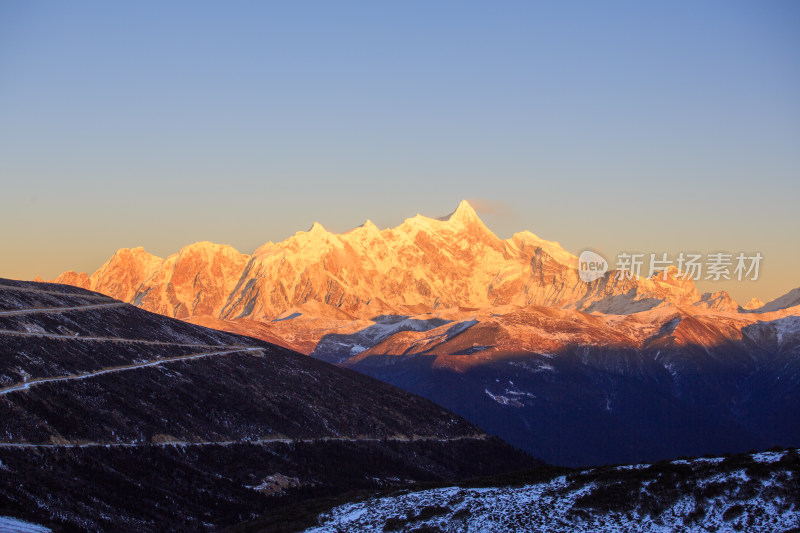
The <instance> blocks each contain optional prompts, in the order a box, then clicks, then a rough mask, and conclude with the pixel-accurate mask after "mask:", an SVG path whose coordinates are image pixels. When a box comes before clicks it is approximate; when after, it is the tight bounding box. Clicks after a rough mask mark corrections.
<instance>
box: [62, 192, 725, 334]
mask: <svg viewBox="0 0 800 533" xmlns="http://www.w3.org/2000/svg"><path fill="white" fill-rule="evenodd" d="M54 281H56V282H58V283H66V284H71V285H76V286H80V287H83V288H87V289H91V290H96V291H98V292H102V293H103V294H108V295H109V296H112V297H114V298H117V299H120V300H122V301H126V302H130V303H133V304H134V305H137V306H139V307H142V308H144V309H147V310H149V311H153V312H156V313H160V314H163V315H166V316H170V317H175V318H183V319H187V318H191V317H213V318H215V319H221V320H237V319H251V320H257V321H271V320H274V319H276V318H280V317H283V316H288V315H300V314H310V315H313V316H323V317H327V318H338V319H352V318H360V319H368V318H371V317H374V316H377V315H381V314H419V313H424V312H431V311H433V310H438V309H446V308H453V307H468V308H475V307H478V308H485V307H490V306H499V305H517V306H528V305H542V306H552V307H562V308H570V309H579V310H584V311H588V312H592V311H600V312H604V313H630V312H635V311H641V310H646V309H651V308H653V307H657V306H661V305H696V306H699V307H705V308H714V309H719V310H731V311H735V310H736V309H737V308H738V305H737V304H736V303H735V302H733V300H731V299H730V297H728V296H727V294H725V293H723V292H720V293H714V294H713V295H711V294H706V295H699V294H698V293H697V291H696V289H695V287H694V284H693V283H692V282H691V280H683V279H680V278H679V277H677V276H676V272H675V271H671V272H670V273H669V276H668V278H667V279H662V278H661V277H660V276H654V277H653V278H651V279H644V278H634V279H627V278H625V277H624V276H621V275H619V273H618V272H611V273H608V274H607V275H606V276H604V277H602V278H600V279H598V280H596V281H594V282H592V283H585V282H583V281H581V280H580V278H579V276H578V271H577V258H576V257H575V256H573V255H571V254H570V253H568V252H567V251H565V250H564V249H563V248H562V247H561V246H560V245H559V244H558V243H557V242H552V241H546V240H544V239H541V238H539V237H537V236H536V235H534V234H533V233H531V232H528V231H523V232H520V233H516V234H514V235H513V237H511V238H510V239H506V240H502V239H499V238H498V237H497V236H496V235H494V233H492V232H491V231H490V230H489V229H488V228H487V227H486V226H485V225H484V223H483V222H482V221H481V220H480V218H478V216H477V214H476V213H475V211H474V210H473V209H472V207H471V206H470V205H469V204H468V203H467V202H466V201H464V202H461V204H459V206H458V208H457V209H456V210H455V211H454V212H453V213H452V214H451V215H450V216H449V217H445V218H444V219H441V220H440V219H433V218H428V217H424V216H422V215H417V216H415V217H413V218H409V219H407V220H406V221H405V222H403V223H402V224H400V225H399V226H397V227H395V228H389V229H385V230H379V229H378V228H377V227H376V226H375V225H374V224H373V223H372V222H370V221H367V222H366V223H365V224H363V225H362V226H360V227H358V228H355V229H353V230H351V231H349V232H347V233H344V234H333V233H330V232H328V231H327V230H325V229H324V228H323V227H322V226H321V225H320V224H318V223H315V224H314V225H313V226H312V227H311V228H310V229H309V230H308V231H305V232H298V233H296V234H295V235H294V236H292V237H290V238H288V239H286V240H285V241H282V242H280V243H272V242H268V243H266V244H264V245H263V246H261V247H259V248H258V249H257V250H255V252H254V253H253V254H252V255H247V254H242V253H240V252H238V251H237V250H235V249H233V248H232V247H230V246H224V245H218V244H212V243H208V242H202V243H195V244H192V245H190V246H187V247H185V248H183V249H182V250H180V251H179V252H178V253H176V254H173V255H171V256H169V257H167V258H166V259H161V258H158V257H155V256H153V255H151V254H149V253H147V252H146V251H145V250H143V249H142V248H135V249H121V250H119V251H118V252H117V253H115V254H114V256H113V257H112V258H110V259H109V261H107V262H106V263H105V264H104V265H103V266H101V267H100V268H99V269H98V270H97V271H96V272H95V273H93V274H92V275H91V276H89V275H87V274H85V273H76V272H72V271H70V272H66V273H64V274H62V275H61V276H59V277H58V278H56V280H54Z"/></svg>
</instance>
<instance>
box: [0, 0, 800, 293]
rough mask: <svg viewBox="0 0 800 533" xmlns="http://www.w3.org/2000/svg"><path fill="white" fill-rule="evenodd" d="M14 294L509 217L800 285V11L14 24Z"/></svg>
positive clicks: (311, 6) (238, 16) (665, 7)
mask: <svg viewBox="0 0 800 533" xmlns="http://www.w3.org/2000/svg"><path fill="white" fill-rule="evenodd" d="M0 185H1V186H2V187H1V188H0V228H1V229H0V232H2V233H1V235H2V240H0V243H2V248H3V250H2V256H0V276H2V277H12V278H21V279H31V278H33V277H34V276H36V275H41V276H43V277H45V278H46V279H47V278H52V277H55V276H56V275H57V274H58V273H60V272H62V271H64V270H68V269H75V270H86V271H89V272H90V273H91V272H92V271H94V269H96V268H97V267H98V266H100V264H102V263H103V262H104V261H105V260H106V259H107V258H108V257H109V256H110V255H111V254H112V253H113V252H114V250H116V249H117V248H121V247H133V246H144V247H145V248H146V249H147V250H148V251H150V252H152V253H155V254H157V255H161V256H166V255H169V254H170V253H173V252H175V251H177V250H178V249H180V248H181V247H182V246H184V245H186V244H189V243H192V242H195V241H199V240H210V241H214V242H222V243H227V244H231V245H233V246H234V247H236V248H237V249H239V250H241V251H243V252H248V253H249V252H252V251H253V250H254V249H255V248H256V247H258V246H259V245H260V244H262V243H264V242H266V241H268V240H273V241H277V240H282V239H284V238H286V237H288V236H290V235H291V234H293V233H294V232H295V231H297V230H305V229H307V228H308V227H309V226H310V225H311V223H312V222H313V221H319V222H320V223H322V224H323V225H324V226H325V227H327V228H328V229H330V230H333V231H345V230H348V229H350V228H352V227H354V226H357V225H359V224H361V223H362V222H363V221H364V220H365V219H367V218H369V219H371V220H373V221H374V222H375V223H376V224H377V225H378V226H380V227H387V226H394V225H396V224H398V223H400V222H401V221H402V220H403V219H404V218H406V217H409V216H413V215H414V214H416V213H418V212H419V213H423V214H427V215H430V216H438V215H442V214H446V213H448V212H450V211H452V210H453V209H454V208H455V206H456V205H457V204H458V202H459V201H460V200H461V199H462V198H475V199H481V200H483V201H485V202H487V205H490V206H492V209H491V211H492V212H485V213H484V214H483V215H482V216H483V218H484V221H485V222H486V223H487V224H488V225H489V227H491V228H492V229H493V230H495V232H496V233H497V234H498V235H499V236H501V237H508V236H510V235H511V234H512V233H514V232H515V231H521V230H524V229H528V230H531V231H533V232H534V233H536V234H538V235H540V236H541V237H543V238H547V239H551V240H558V241H560V242H561V243H562V244H563V245H564V247H565V248H566V249H568V250H569V251H571V252H573V253H577V252H580V251H581V250H583V249H586V248H596V249H598V250H599V251H601V252H602V253H604V254H605V255H606V256H607V257H609V258H610V259H611V260H612V264H613V261H614V259H615V258H616V254H617V253H618V252H619V251H641V252H647V253H649V252H655V253H658V252H670V253H678V252H681V251H687V252H688V251H699V252H704V253H705V252H711V251H717V250H722V251H730V252H734V253H735V252H739V251H745V252H755V251H760V252H761V253H762V255H763V256H764V257H765V259H764V261H763V263H762V273H761V278H762V279H761V281H759V282H756V283H753V282H736V283H733V282H718V283H703V284H701V285H700V286H701V288H702V289H703V290H718V289H726V290H729V292H730V293H731V294H732V295H733V296H734V298H736V299H737V300H739V301H741V302H746V301H747V300H748V299H749V298H750V297H751V296H758V297H760V298H762V299H764V300H769V299H772V298H774V297H776V296H778V295H780V294H783V293H785V292H787V291H788V290H790V289H792V288H794V287H797V286H800V269H798V265H800V239H798V232H799V231H800V209H798V203H799V202H800V2H796V1H784V2H781V1H760V2H757V1H751V2H736V1H717V2H715V1H703V2H696V1H691V2H688V1H687V2H680V1H679V2H658V3H656V2H555V1H554V2H546V3H545V2H541V3H540V2H527V1H526V2H502V3H497V2H444V1H441V2H427V1H426V2H413V1H407V2H346V1H345V2H305V1H292V2H208V3H206V2H196V1H192V2H167V3H163V2H152V3H148V2H128V3H125V4H123V3H121V2H85V1H75V2H55V1H54V2H41V1H29V0H25V1H16V0H4V1H3V2H1V3H0Z"/></svg>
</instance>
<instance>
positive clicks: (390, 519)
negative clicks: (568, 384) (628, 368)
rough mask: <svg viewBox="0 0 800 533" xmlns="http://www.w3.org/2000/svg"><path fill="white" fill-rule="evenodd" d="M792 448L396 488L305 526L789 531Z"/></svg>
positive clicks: (799, 517) (316, 530) (798, 470)
mask: <svg viewBox="0 0 800 533" xmlns="http://www.w3.org/2000/svg"><path fill="white" fill-rule="evenodd" d="M798 483H800V458H799V457H798V454H797V451H796V450H792V451H788V452H767V453H760V454H755V455H742V456H733V457H729V458H725V459H723V458H719V459H694V460H689V461H686V460H680V461H673V462H670V463H667V462H665V463H657V464H653V465H646V464H640V465H632V466H622V467H604V468H598V469H591V470H586V471H582V472H570V473H566V474H564V475H560V476H557V477H554V478H553V479H550V480H548V481H544V482H535V483H530V484H525V485H523V486H518V485H517V486H490V487H485V486H484V487H475V486H472V487H470V486H461V487H450V488H442V489H432V490H426V491H421V492H403V493H399V494H397V495H394V496H388V497H378V498H372V499H368V500H366V501H362V502H358V503H351V504H346V505H342V506H339V507H336V508H334V509H332V510H331V511H329V512H327V513H324V514H322V515H321V516H320V517H319V526H317V527H312V528H310V529H308V530H307V531H308V533H327V532H331V533H333V532H336V533H346V532H370V531H375V532H384V531H437V532H442V533H444V532H447V533H450V532H453V533H456V532H467V531H530V532H548V533H549V532H574V531H607V532H613V531H618V532H627V531H640V532H666V531H707V532H734V531H764V532H766V531H769V532H779V533H780V532H786V533H789V532H795V531H797V526H798V524H800V500H798V495H800V490H799V489H800V485H799V484H798Z"/></svg>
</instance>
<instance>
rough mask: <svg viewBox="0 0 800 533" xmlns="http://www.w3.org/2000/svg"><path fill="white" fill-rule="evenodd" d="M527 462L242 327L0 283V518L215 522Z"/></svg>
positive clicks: (71, 525) (435, 411)
mask: <svg viewBox="0 0 800 533" xmlns="http://www.w3.org/2000/svg"><path fill="white" fill-rule="evenodd" d="M536 464H537V463H536V462H535V461H534V460H533V459H531V458H530V457H529V456H527V455H525V454H523V453H520V452H518V451H516V450H514V449H513V448H511V447H510V446H508V445H506V444H504V443H503V442H502V441H499V440H498V439H494V438H487V437H486V436H485V435H484V434H483V433H482V432H481V431H480V430H478V429H477V428H476V427H475V426H473V425H471V424H469V423H467V422H466V421H464V420H463V419H461V418H459V417H457V416H455V415H453V414H452V413H450V412H448V411H445V410H444V409H442V408H440V407H438V406H436V405H435V404H433V403H431V402H429V401H427V400H423V399H422V398H419V397H416V396H413V395H411V394H408V393H406V392H403V391H401V390H399V389H397V388H394V387H392V386H390V385H386V384H383V383H380V382H378V381H376V380H373V379H371V378H368V377H366V376H363V375H360V374H357V373H355V372H352V371H349V370H345V369H341V368H336V367H334V366H332V365H329V364H326V363H323V362H320V361H316V360H314V359H311V358H308V357H306V356H302V355H300V354H297V353H294V352H291V351H289V350H286V349H283V348H279V347H276V346H273V345H270V344H267V343H265V342H261V341H257V340H254V339H251V338H247V337H241V336H237V335H232V334H228V333H222V332H218V331H214V330H209V329H205V328H202V327H199V326H193V325H190V324H186V323H184V322H180V321H177V320H172V319H169V318H165V317H162V316H159V315H154V314H151V313H148V312H145V311H142V310H140V309H137V308H135V307H132V306H130V305H126V304H121V303H120V302H117V301H115V300H112V299H109V298H107V297H104V296H101V295H98V294H95V293H91V292H88V291H84V290H81V289H76V288H72V287H66V286H61V285H52V284H36V283H27V282H15V281H9V280H0V516H12V517H17V518H22V519H27V520H29V521H31V522H35V523H38V524H43V525H47V526H49V527H51V528H53V529H54V530H64V531H69V530H84V529H86V530H105V531H126V530H130V531H133V530H136V531H142V530H160V531H169V530H176V531H177V530H180V531H185V530H198V529H215V528H218V527H222V526H225V525H228V524H234V523H238V522H242V521H245V520H248V519H252V518H255V517H257V516H260V515H262V514H264V513H266V512H269V511H270V510H273V509H275V508H276V507H280V506H282V505H288V504H294V503H296V502H297V501H299V500H302V499H304V498H311V497H322V496H326V495H333V494H339V493H341V492H343V491H347V490H354V489H375V488H385V487H389V486H403V485H408V484H409V483H412V482H414V481H437V480H456V479H459V478H466V477H472V476H476V475H487V474H496V473H500V472H504V471H511V470H516V469H519V468H523V467H533V466H535V465H536Z"/></svg>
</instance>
